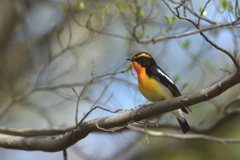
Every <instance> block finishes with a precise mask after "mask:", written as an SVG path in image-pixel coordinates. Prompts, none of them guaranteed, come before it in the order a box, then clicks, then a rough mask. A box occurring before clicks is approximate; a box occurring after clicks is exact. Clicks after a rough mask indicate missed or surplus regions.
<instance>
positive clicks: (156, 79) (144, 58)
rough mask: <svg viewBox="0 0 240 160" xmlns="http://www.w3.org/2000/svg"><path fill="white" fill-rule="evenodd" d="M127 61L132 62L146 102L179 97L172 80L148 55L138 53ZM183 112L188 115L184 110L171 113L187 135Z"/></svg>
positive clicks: (187, 126)
mask: <svg viewBox="0 0 240 160" xmlns="http://www.w3.org/2000/svg"><path fill="white" fill-rule="evenodd" d="M127 60H129V61H131V62H132V64H133V67H134V69H135V71H136V72H137V76H138V88H139V90H140V92H141V93H142V95H143V96H144V97H145V98H146V99H147V100H148V101H151V102H156V101H161V100H168V99H172V98H174V97H178V96H181V93H180V92H179V90H178V88H177V86H176V85H175V84H174V82H173V81H172V79H171V78H170V77H169V76H168V75H167V74H166V73H165V72H164V71H163V70H162V69H161V68H160V67H159V66H158V65H157V63H156V61H155V60H154V59H153V57H152V56H151V55H150V54H149V53H147V52H139V53H136V54H135V55H134V56H132V57H131V58H128V59H127ZM183 112H184V113H187V114H188V111H187V110H186V108H181V109H177V110H174V111H171V113H172V114H173V115H175V116H176V118H177V120H178V122H179V124H180V127H181V129H182V131H183V133H187V132H188V131H189V130H190V127H189V125H188V122H187V120H186V118H185V117H184V115H183Z"/></svg>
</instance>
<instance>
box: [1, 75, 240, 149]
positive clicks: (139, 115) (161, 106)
mask: <svg viewBox="0 0 240 160" xmlns="http://www.w3.org/2000/svg"><path fill="white" fill-rule="evenodd" d="M239 82H240V73H239V72H237V71H235V72H234V73H232V74H231V75H228V76H226V77H224V78H223V79H222V80H221V81H219V82H217V83H215V84H213V85H212V86H210V87H208V88H206V89H202V90H200V91H197V92H195V93H192V94H190V95H185V96H180V97H176V98H174V99H170V100H165V101H159V102H156V103H152V104H150V105H148V106H145V107H142V108H140V109H137V110H132V111H130V112H124V113H121V114H118V115H113V116H109V117H103V118H98V119H93V120H90V121H87V122H83V123H81V124H79V125H78V126H77V128H76V129H75V130H73V131H71V132H67V133H66V134H65V135H62V136H60V137H56V138H54V139H53V138H45V137H29V138H26V137H21V136H10V135H4V134H1V135H0V147H4V148H12V149H22V150H42V151H48V152H54V151H60V150H63V149H66V148H67V147H69V146H71V145H73V144H75V143H76V142H77V141H79V140H81V139H83V138H84V137H86V136H87V135H88V134H89V133H91V132H94V131H97V130H99V128H98V127H97V126H96V124H98V126H101V128H104V129H109V128H114V127H119V126H124V125H126V124H128V123H130V122H136V121H139V120H142V119H146V118H150V117H153V116H156V115H159V114H162V113H165V112H169V111H172V110H176V109H178V108H182V107H187V106H190V105H193V104H196V103H200V102H203V101H206V100H209V99H211V98H214V97H216V96H217V95H219V94H221V93H223V92H224V91H226V90H227V89H229V88H231V87H232V86H234V85H236V84H238V83H239ZM206 95H207V96H206ZM229 141H231V140H229Z"/></svg>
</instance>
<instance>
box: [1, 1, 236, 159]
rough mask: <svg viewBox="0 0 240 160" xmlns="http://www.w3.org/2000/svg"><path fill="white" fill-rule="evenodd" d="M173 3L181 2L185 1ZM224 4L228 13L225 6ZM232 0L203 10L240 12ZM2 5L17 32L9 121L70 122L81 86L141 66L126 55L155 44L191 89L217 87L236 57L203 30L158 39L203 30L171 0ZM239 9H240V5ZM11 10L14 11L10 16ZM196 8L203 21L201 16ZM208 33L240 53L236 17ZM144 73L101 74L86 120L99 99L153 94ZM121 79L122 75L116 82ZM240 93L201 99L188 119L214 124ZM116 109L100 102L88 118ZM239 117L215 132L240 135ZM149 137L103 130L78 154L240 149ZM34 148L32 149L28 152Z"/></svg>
mask: <svg viewBox="0 0 240 160" xmlns="http://www.w3.org/2000/svg"><path fill="white" fill-rule="evenodd" d="M167 2H168V1H167ZM189 3H190V2H189ZM191 3H192V5H193V6H194V7H193V8H199V10H198V11H196V12H197V13H198V14H201V13H202V11H203V8H204V5H205V3H206V2H205V1H204V2H203V1H192V2H191ZM69 5H71V8H69ZM187 5H190V4H187ZM4 6H7V7H4ZM170 6H171V7H177V5H176V4H171V5H170ZM195 6H196V7H195ZM219 6H221V7H222V9H223V10H224V14H223V13H222V12H221V10H220V11H219ZM231 6H233V8H232V9H230V10H229V7H230V3H229V1H226V0H223V1H214V2H210V4H209V5H208V7H207V8H205V10H204V11H203V14H202V15H203V16H207V18H209V19H214V20H219V22H228V21H230V20H231V18H233V17H234V16H233V12H234V11H235V8H234V5H231ZM0 7H1V10H0V17H1V18H3V20H2V22H4V23H1V24H0V32H1V33H8V34H7V35H5V36H0V49H1V51H2V52H1V53H0V109H4V107H5V106H7V105H8V104H9V103H11V102H12V103H13V104H12V105H11V107H9V108H8V110H7V111H6V112H3V113H4V114H2V115H1V114H0V124H1V126H5V127H16V128H24V127H47V126H59V127H61V126H67V125H72V124H74V121H75V117H74V116H75V110H76V108H75V107H76V100H77V98H76V94H75V92H76V93H78V94H79V93H80V91H81V90H82V89H83V87H84V85H85V84H86V83H87V82H88V81H89V80H90V79H91V78H93V77H96V76H100V75H103V74H106V73H112V72H116V71H121V70H125V69H126V66H127V68H128V69H132V65H129V62H127V61H126V58H129V57H130V56H132V55H133V54H135V53H136V52H140V51H148V52H149V53H151V54H152V55H153V57H154V58H155V59H156V60H157V63H158V64H159V65H160V66H161V67H162V68H163V69H164V71H166V72H167V74H168V75H169V76H170V77H175V78H174V79H173V80H174V82H175V83H176V84H177V86H178V87H179V89H180V90H181V93H182V94H188V93H193V92H195V91H197V90H199V89H201V88H205V87H207V86H210V85H211V84H213V83H214V82H216V81H217V80H219V79H220V78H222V77H223V76H225V75H227V74H228V73H229V72H232V71H233V70H234V66H233V63H232V62H231V61H230V59H229V58H228V57H227V56H226V55H225V54H223V53H222V52H221V51H219V50H216V49H215V48H213V47H212V46H211V45H209V43H207V42H206V41H205V40H204V39H203V38H202V37H201V36H200V35H199V34H193V35H189V36H186V37H181V38H175V39H166V40H164V41H159V42H156V41H154V40H155V39H157V38H163V37H165V36H169V35H172V36H175V35H179V34H182V33H189V32H190V31H193V30H196V29H195V27H194V26H193V25H192V24H190V23H187V22H186V21H184V20H180V19H177V17H176V16H175V15H173V14H172V13H171V12H170V11H169V9H168V8H167V7H166V5H165V4H164V3H163V2H162V1H155V0H149V1H148V0H146V1H144V0H141V1H136V0H128V1H120V0H119V1H109V0H103V1H97V0H89V1H77V2H76V1H71V0H70V4H68V3H67V2H63V1H48V0H44V1H37V0H33V1H28V0H26V1H25V0H24V1H11V2H10V1H7V0H3V1H1V2H0ZM235 7H237V6H235ZM6 8H8V9H6ZM236 10H237V15H238V16H240V10H239V8H236ZM206 11H208V13H207V14H206ZM6 13H8V14H7V15H9V16H5V14H6ZM183 13H184V10H180V14H181V15H182V14H183ZM72 15H74V18H75V19H74V18H73V17H72ZM187 15H188V16H189V17H190V18H192V19H193V20H194V21H198V18H196V17H193V15H191V14H189V13H187ZM76 21H77V22H78V23H77V22H76ZM166 22H167V23H166ZM201 25H202V26H203V27H206V26H208V25H209V24H208V23H207V22H206V21H203V20H201ZM237 27H238V26H237ZM204 33H206V35H207V36H208V37H209V38H210V39H211V40H212V41H214V42H215V43H216V44H218V45H220V46H221V47H223V48H225V49H226V50H228V51H233V52H232V54H233V55H234V57H235V58H236V59H239V45H238V44H239V37H238V35H239V31H238V30H234V28H231V27H229V26H227V27H225V28H214V29H213V30H211V31H206V32H204ZM2 39H3V40H2ZM151 40H152V41H151ZM145 41H149V43H144V42H145ZM140 42H142V43H140ZM2 44H4V45H2ZM5 44H6V45H5ZM134 76H136V74H135V73H134V72H133V73H132V74H131V73H130V72H128V73H124V74H118V75H116V76H113V77H110V78H106V79H101V80H98V81H97V80H96V81H93V83H92V84H91V85H90V86H89V87H88V88H87V90H86V92H84V95H83V97H82V99H81V102H80V104H79V114H78V117H79V119H81V117H82V116H83V114H84V113H86V112H87V111H88V110H89V109H90V108H91V107H94V106H95V105H100V106H102V107H106V108H108V109H111V110H115V109H119V108H124V109H129V108H132V107H134V106H136V105H138V104H140V103H144V102H146V100H145V99H144V98H143V97H142V96H141V94H140V92H139V91H138V90H137V87H136V86H137V80H136V79H134V78H133V77H134ZM111 80H114V81H113V83H112V82H111ZM73 90H74V91H73ZM30 91H31V92H30ZM239 93H240V92H239V85H237V86H235V87H234V88H232V89H230V90H228V91H227V92H225V93H223V94H222V95H220V96H219V97H216V98H214V99H212V100H210V101H208V102H204V103H200V104H197V105H194V106H191V107H190V108H191V110H192V113H190V114H189V115H187V116H186V117H187V119H188V122H189V123H190V125H192V126H199V127H204V126H208V125H210V124H211V123H212V122H213V121H214V120H215V119H217V117H218V116H220V115H223V112H222V109H223V107H224V105H226V104H227V103H228V102H229V101H231V100H232V99H233V98H234V97H237V96H238V95H239ZM233 106H234V105H233ZM233 106H232V107H233ZM234 107H236V108H237V107H239V105H235V106H234ZM234 107H233V108H234ZM1 112H2V110H1ZM109 115H112V114H110V113H106V112H104V111H96V112H94V113H92V114H91V115H90V116H89V117H88V118H87V120H89V119H93V118H98V117H104V116H109ZM238 121H239V118H234V119H230V120H229V121H227V122H225V123H224V124H223V125H221V126H220V127H219V128H217V129H215V130H214V131H212V132H210V135H213V136H217V137H224V138H234V137H235V138H237V137H239V136H238V135H240V133H239V132H240V131H239V130H238V127H236V126H238V125H239V122H238ZM160 122H171V123H177V122H175V119H173V117H172V116H171V115H170V114H166V115H163V116H161V117H160ZM156 130H157V131H163V132H176V133H179V130H173V129H162V128H161V129H156ZM138 137H140V138H138ZM149 141H150V145H148V144H147V142H146V140H145V135H144V134H141V135H140V134H137V133H136V132H134V131H121V132H119V133H116V134H102V133H101V134H98V133H95V134H91V136H88V137H86V138H85V139H84V140H83V141H80V142H79V143H78V144H76V145H74V146H73V147H70V148H69V149H68V150H69V151H70V155H69V156H70V158H69V159H84V158H82V157H85V158H88V159H108V158H109V157H110V159H111V158H112V156H113V157H114V159H141V160H144V159H171V160H174V159H176V160H181V159H184V160H186V159H191V160H200V159H219V160H221V159H239V158H240V153H239V152H238V150H239V149H240V144H227V145H226V144H220V143H216V142H212V141H207V140H198V139H196V140H176V139H171V138H162V137H151V136H149ZM100 142H101V143H100ZM99 144H101V145H99ZM76 148H77V149H76ZM90 151H91V152H90ZM121 151H122V152H121ZM92 153H95V154H94V155H93V154H92ZM118 153H119V154H118ZM0 154H1V157H2V158H3V159H5V160H8V159H14V158H13V156H14V155H15V156H17V157H18V159H24V160H25V159H32V158H36V157H40V158H41V159H42V158H43V157H44V159H45V158H46V159H51V158H52V157H50V158H49V155H48V154H47V153H42V152H40V153H39V152H26V151H21V152H19V151H15V150H11V153H10V152H9V151H6V149H0ZM26 154H31V156H29V157H26ZM35 155H40V156H35ZM73 155H75V156H73ZM59 157H60V158H62V155H61V153H57V155H56V157H54V158H52V159H59ZM79 157H80V158H79ZM123 157H124V158H123Z"/></svg>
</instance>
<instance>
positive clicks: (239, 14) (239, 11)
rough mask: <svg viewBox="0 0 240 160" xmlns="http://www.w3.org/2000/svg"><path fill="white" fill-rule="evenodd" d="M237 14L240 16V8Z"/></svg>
mask: <svg viewBox="0 0 240 160" xmlns="http://www.w3.org/2000/svg"><path fill="white" fill-rule="evenodd" d="M237 14H238V17H240V9H239V10H238V13H237Z"/></svg>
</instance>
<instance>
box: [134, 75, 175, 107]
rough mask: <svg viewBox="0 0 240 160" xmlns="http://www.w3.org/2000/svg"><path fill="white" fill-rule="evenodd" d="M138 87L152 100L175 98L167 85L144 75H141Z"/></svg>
mask: <svg viewBox="0 0 240 160" xmlns="http://www.w3.org/2000/svg"><path fill="white" fill-rule="evenodd" d="M138 87H139V89H140V91H141V93H142V95H143V96H144V97H145V98H146V99H148V100H149V101H151V102H155V101H158V100H165V99H171V98H173V95H172V93H171V91H170V90H169V89H168V88H167V87H166V86H164V85H163V84H161V83H159V82H157V81H156V80H154V79H153V78H148V77H146V76H144V75H142V76H141V75H139V77H138Z"/></svg>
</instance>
